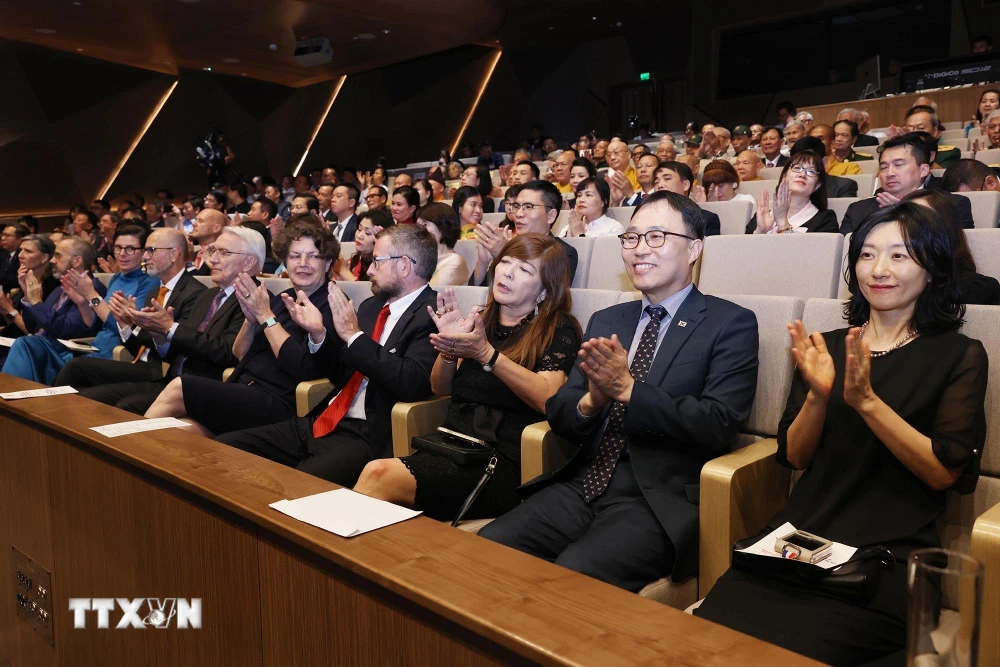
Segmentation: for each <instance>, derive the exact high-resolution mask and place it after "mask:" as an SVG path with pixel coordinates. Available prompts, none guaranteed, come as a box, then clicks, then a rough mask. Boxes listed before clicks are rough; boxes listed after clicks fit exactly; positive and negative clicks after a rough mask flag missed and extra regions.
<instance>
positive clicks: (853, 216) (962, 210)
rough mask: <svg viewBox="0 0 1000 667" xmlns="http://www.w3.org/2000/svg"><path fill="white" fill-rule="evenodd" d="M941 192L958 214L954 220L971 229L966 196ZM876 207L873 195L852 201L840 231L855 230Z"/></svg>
mask: <svg viewBox="0 0 1000 667" xmlns="http://www.w3.org/2000/svg"><path fill="white" fill-rule="evenodd" d="M941 194H943V195H945V196H946V197H948V199H949V200H950V201H951V204H952V206H954V207H955V211H956V213H957V214H958V220H956V222H958V224H959V226H960V227H962V228H963V229H972V228H973V227H975V226H976V224H975V222H974V221H973V219H972V203H971V202H970V201H969V198H968V197H963V196H962V195H953V194H951V193H950V192H944V191H941ZM878 208H879V205H878V201H877V200H876V199H875V198H874V197H870V198H868V199H862V200H861V201H856V202H854V203H853V204H851V205H850V206H848V207H847V212H846V213H844V221H843V222H842V223H841V224H840V233H841V234H845V235H846V234H850V233H852V232H855V231H857V229H858V228H859V227H861V223H862V222H864V220H865V218H867V217H868V216H869V215H871V214H872V213H874V212H875V211H876V210H878Z"/></svg>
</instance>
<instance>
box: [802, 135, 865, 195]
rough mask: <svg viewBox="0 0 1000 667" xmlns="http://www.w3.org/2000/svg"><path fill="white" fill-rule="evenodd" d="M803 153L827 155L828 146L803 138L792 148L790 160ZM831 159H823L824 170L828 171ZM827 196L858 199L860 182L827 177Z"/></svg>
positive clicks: (813, 139)
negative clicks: (827, 167)
mask: <svg viewBox="0 0 1000 667" xmlns="http://www.w3.org/2000/svg"><path fill="white" fill-rule="evenodd" d="M802 151H812V152H813V153H815V154H816V155H826V145H824V144H823V142H822V140H820V139H819V138H818V137H802V138H801V139H799V140H798V141H796V142H795V144H794V145H793V146H792V149H791V150H790V151H789V153H788V154H789V159H791V158H792V157H794V156H796V155H798V154H799V153H801V152H802ZM828 159H829V158H827V157H824V158H823V169H824V170H825V169H826V161H827V160H828ZM826 194H827V197H828V198H831V199H832V198H834V197H857V196H858V182H857V181H855V180H854V179H853V178H846V177H844V176H831V175H830V174H827V175H826Z"/></svg>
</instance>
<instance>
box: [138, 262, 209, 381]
mask: <svg viewBox="0 0 1000 667" xmlns="http://www.w3.org/2000/svg"><path fill="white" fill-rule="evenodd" d="M204 291H205V286H204V285H202V284H201V282H199V281H198V280H197V279H195V277H194V276H192V275H191V274H190V273H188V272H187V271H181V277H180V278H178V280H177V284H176V285H174V289H173V290H172V291H171V292H170V296H168V297H167V302H166V303H165V304H163V306H164V308H173V309H174V321H175V322H181V321H183V320H186V319H187V318H188V317H189V316H190V314H191V310H192V309H193V308H194V305H195V302H196V301H197V300H198V295H199V294H201V293H202V292H204ZM157 292H159V288H157V289H155V290H150V292H149V294H147V295H146V301H145V302H144V303H143V304H142V305H143V307H146V306H149V305H151V304H152V303H153V301H154V300H155V299H156V294H157ZM205 312H208V311H207V310H206V311H204V312H203V313H202V317H204V316H205V315H204V313H205ZM200 323H201V320H198V322H196V323H195V325H194V326H195V328H197V327H198V325H199V324H200ZM122 345H124V346H125V349H126V350H128V351H129V352H130V353H131V354H132V356H133V357H136V356H139V348H140V347H145V348H146V349H147V350H148V351H149V356H148V357H147V358H146V359H147V362H148V363H149V366H150V371H151V373H152V377H154V378H160V377H163V373H162V371H163V367H162V366H161V363H162V362H163V360H162V359H160V355H159V353H157V351H156V344H155V343H154V342H153V336H152V335H151V334H150V333H149V332H148V331H146V330H145V329H140V330H139V333H138V334H133V335H131V336H129V337H128V340H126V341H125V342H124V343H122Z"/></svg>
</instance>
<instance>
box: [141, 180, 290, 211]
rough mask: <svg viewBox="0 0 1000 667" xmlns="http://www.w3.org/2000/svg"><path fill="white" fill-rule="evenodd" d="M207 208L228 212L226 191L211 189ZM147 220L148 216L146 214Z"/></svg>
mask: <svg viewBox="0 0 1000 667" xmlns="http://www.w3.org/2000/svg"><path fill="white" fill-rule="evenodd" d="M296 182H297V181H296ZM205 208H211V209H215V210H216V211H219V212H220V213H225V212H226V193H225V192H223V191H222V190H214V189H213V190H209V191H208V194H207V195H205ZM143 219H144V220H145V219H146V217H145V216H144V217H143Z"/></svg>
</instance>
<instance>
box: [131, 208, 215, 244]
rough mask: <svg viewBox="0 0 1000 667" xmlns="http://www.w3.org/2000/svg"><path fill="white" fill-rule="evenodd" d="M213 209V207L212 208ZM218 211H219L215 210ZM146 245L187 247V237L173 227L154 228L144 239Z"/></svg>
mask: <svg viewBox="0 0 1000 667" xmlns="http://www.w3.org/2000/svg"><path fill="white" fill-rule="evenodd" d="M213 210H214V209H213ZM215 212H216V213H219V211H215ZM146 245H148V246H153V247H155V248H160V247H164V248H166V247H170V248H187V237H186V236H184V232H182V231H181V230H179V229H174V228H173V227H164V228H161V229H154V230H153V231H152V232H151V233H150V235H149V237H148V238H147V239H146Z"/></svg>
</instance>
